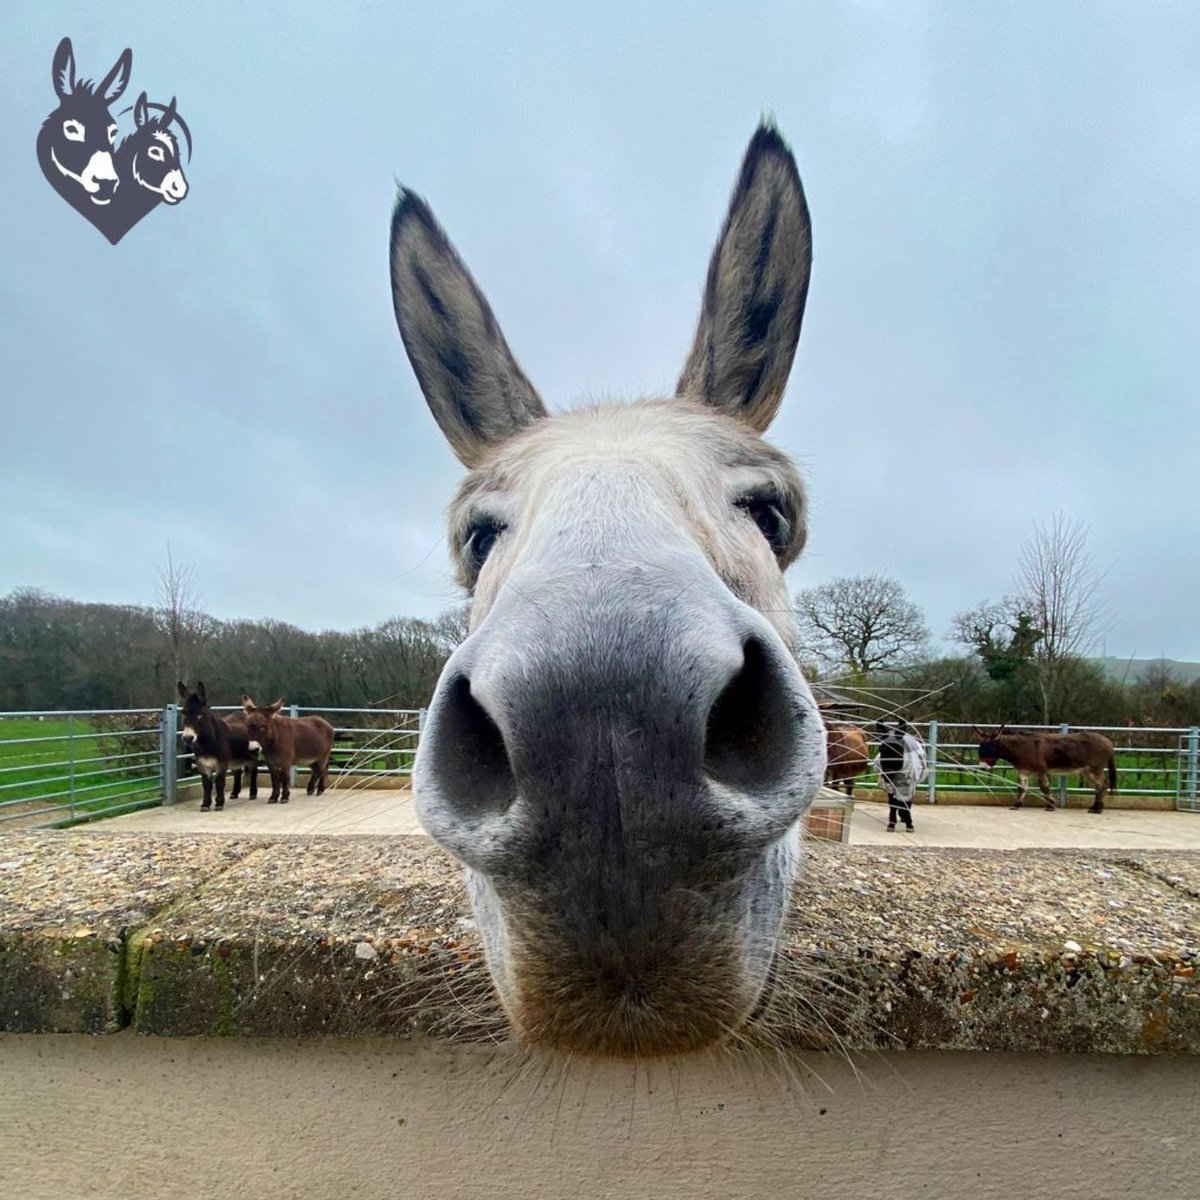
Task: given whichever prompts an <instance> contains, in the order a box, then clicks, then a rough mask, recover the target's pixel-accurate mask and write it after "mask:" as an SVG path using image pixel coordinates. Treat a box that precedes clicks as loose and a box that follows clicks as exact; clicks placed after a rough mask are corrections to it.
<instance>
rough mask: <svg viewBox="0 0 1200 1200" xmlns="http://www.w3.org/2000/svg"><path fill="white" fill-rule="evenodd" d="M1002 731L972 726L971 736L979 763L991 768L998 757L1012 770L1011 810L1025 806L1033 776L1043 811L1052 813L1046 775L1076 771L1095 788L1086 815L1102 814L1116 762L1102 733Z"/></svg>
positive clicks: (1114, 781) (1114, 777)
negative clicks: (1014, 791)
mask: <svg viewBox="0 0 1200 1200" xmlns="http://www.w3.org/2000/svg"><path fill="white" fill-rule="evenodd" d="M1004 729H1005V727H1004V726H1003V725H1001V726H1000V728H999V729H997V730H996V731H995V732H994V733H984V731H983V730H982V729H979V728H978V727H976V728H975V734H976V736H977V737H978V738H979V761H980V762H981V763H983V764H984V765H985V766H987V767H989V768H991V767H994V766H995V765H996V760H997V759H1001V758H1002V759H1004V761H1005V762H1010V763H1012V765H1013V766H1014V767H1015V768H1016V770H1017V798H1016V800H1015V801H1013V808H1020V807H1021V805H1022V804H1024V803H1025V796H1026V794H1027V793H1028V791H1029V777H1030V775H1036V776H1037V781H1038V787H1040V788H1041V789H1042V798H1043V799H1044V800H1045V801H1046V809H1047V811H1049V812H1053V811H1054V798H1053V797H1052V796H1051V795H1050V776H1051V775H1074V774H1075V773H1076V772H1078V773H1079V774H1080V775H1081V776H1083V778H1084V779H1086V780H1087V781H1088V783H1090V784H1091V785H1092V787H1094V788H1095V789H1096V798H1095V799H1094V800H1093V801H1092V804H1091V807H1090V808H1089V809H1088V812H1090V813H1102V812H1103V811H1104V797H1105V796H1106V795H1107V794H1108V793H1109V792H1110V791H1111V792H1115V791H1116V790H1117V759H1116V754H1115V751H1114V747H1113V744H1112V742H1111V741H1110V740H1109V739H1108V738H1106V737H1105V736H1104V735H1103V734H1102V733H1090V732H1088V731H1086V730H1081V731H1080V732H1078V733H1032V732H1019V731H1013V732H1012V733H1005V732H1004ZM1106 773H1107V779H1106V778H1105V774H1106Z"/></svg>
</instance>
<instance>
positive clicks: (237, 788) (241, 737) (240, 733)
mask: <svg viewBox="0 0 1200 1200" xmlns="http://www.w3.org/2000/svg"><path fill="white" fill-rule="evenodd" d="M222 720H223V721H224V722H225V724H226V725H228V726H229V749H230V760H229V768H230V770H231V771H232V772H233V791H232V792H230V793H229V798H230V800H236V799H237V798H238V795H239V794H240V793H241V790H242V772H243V771H245V772H247V773H248V774H249V776H250V799H251V800H257V799H258V751H257V750H251V749H250V732H249V730H248V729H247V728H246V714H245V713H240V712H233V713H226V714H225V716H224V717H223V718H222Z"/></svg>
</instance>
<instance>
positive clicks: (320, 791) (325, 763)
mask: <svg viewBox="0 0 1200 1200" xmlns="http://www.w3.org/2000/svg"><path fill="white" fill-rule="evenodd" d="M317 767H319V769H320V775H319V776H318V778H317V795H318V796H323V795H325V785H326V784H327V783H328V782H329V755H328V754H327V755H325V757H324V758H322V759H321V760H320V761H319V762H318V764H317ZM316 769H317V768H314V770H316Z"/></svg>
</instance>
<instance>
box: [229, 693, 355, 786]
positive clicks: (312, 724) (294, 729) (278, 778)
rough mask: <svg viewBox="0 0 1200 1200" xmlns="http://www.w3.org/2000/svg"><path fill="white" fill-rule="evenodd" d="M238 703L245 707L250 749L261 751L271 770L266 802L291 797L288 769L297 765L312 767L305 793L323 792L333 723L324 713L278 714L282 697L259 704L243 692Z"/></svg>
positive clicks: (332, 735)
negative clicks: (313, 715) (315, 715)
mask: <svg viewBox="0 0 1200 1200" xmlns="http://www.w3.org/2000/svg"><path fill="white" fill-rule="evenodd" d="M242 707H243V708H244V709H245V710H246V730H247V732H248V733H249V735H250V749H251V750H261V751H262V756H263V758H265V759H266V760H267V769H268V770H269V771H270V772H271V798H270V800H268V801H267V803H268V804H286V803H287V802H288V801H289V800H290V799H291V795H292V787H291V772H292V768H293V767H297V766H300V767H304V766H307V767H311V768H312V770H311V772H310V774H309V776H308V787H307V788H306V789H305V791H306V792H307V794H308V795H310V796H311V795H312V794H313V793H314V792H316V794H317V795H318V796H320V795H323V794H324V792H325V783H326V781H327V779H328V778H329V755H330V753H331V752H332V751H333V743H334V737H335V735H334V732H333V726H332V725H330V723H329V722H328V721H326V720H325V718H324V717H284V716H280V714H279V710H280V709H281V708H282V707H283V699H282V698H280V699H278V700H276V701H274V703H272V704H266V705H263V706H261V707H260V706H259V705H256V704H255V703H254V701H253V700H252V699H251V698H250V697H249V696H243V697H242Z"/></svg>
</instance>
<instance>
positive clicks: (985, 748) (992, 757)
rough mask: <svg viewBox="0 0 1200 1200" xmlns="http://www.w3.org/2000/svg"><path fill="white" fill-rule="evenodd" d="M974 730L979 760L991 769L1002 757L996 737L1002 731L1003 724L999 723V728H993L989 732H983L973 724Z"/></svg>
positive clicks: (1003, 728)
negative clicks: (977, 743)
mask: <svg viewBox="0 0 1200 1200" xmlns="http://www.w3.org/2000/svg"><path fill="white" fill-rule="evenodd" d="M974 730H975V735H976V736H977V737H978V738H979V761H980V762H981V763H983V765H984V766H985V767H987V768H988V769H989V770H991V769H992V768H993V767H994V766H995V765H996V762H997V761H998V760H999V759H1000V758H1001V757H1002V755H1001V753H1000V745H999V743H998V741H997V739H998V738H999V737H1000V735H1001V734H1002V733H1003V732H1004V730H1005V726H1003V725H1001V726H1000V728H999V729H994V730H993V731H992V732H991V733H985V732H984V731H983V730H982V729H980V728H979V727H978V726H974Z"/></svg>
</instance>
